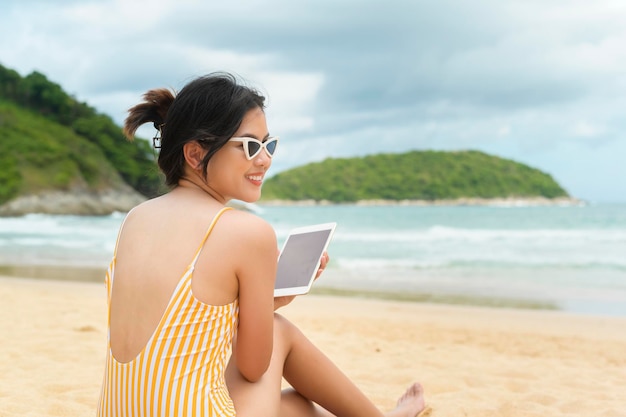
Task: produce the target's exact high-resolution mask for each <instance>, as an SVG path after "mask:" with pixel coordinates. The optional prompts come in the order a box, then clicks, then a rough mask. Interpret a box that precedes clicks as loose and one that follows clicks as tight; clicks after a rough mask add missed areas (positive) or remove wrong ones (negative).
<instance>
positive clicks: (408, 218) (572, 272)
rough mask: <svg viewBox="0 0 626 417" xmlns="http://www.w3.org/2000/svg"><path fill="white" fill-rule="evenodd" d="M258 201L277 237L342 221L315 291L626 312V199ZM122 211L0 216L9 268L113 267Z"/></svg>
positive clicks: (0, 243)
mask: <svg viewBox="0 0 626 417" xmlns="http://www.w3.org/2000/svg"><path fill="white" fill-rule="evenodd" d="M252 208H253V210H254V211H255V212H256V213H257V215H259V216H260V217H262V218H264V219H266V220H267V221H268V222H269V223H270V224H272V225H273V227H274V229H275V231H276V235H277V238H278V241H279V244H282V242H283V241H284V239H285V238H286V236H287V234H288V232H289V230H291V229H292V228H295V227H300V226H305V225H312V224H317V223H326V222H337V229H336V231H335V234H334V237H333V240H332V242H331V243H330V246H329V250H328V251H329V255H330V258H331V261H330V264H329V266H328V267H327V269H326V271H325V272H324V274H323V275H322V277H321V278H320V279H319V280H318V281H317V282H316V283H315V286H316V287H317V286H319V287H320V288H328V289H332V290H338V291H348V292H350V291H352V292H356V293H361V294H363V293H365V294H378V295H380V296H385V295H391V296H393V295H395V296H398V295H401V296H403V297H404V298H406V299H407V300H413V301H419V300H422V301H433V302H448V303H461V304H483V305H491V306H504V307H507V306H513V307H522V308H546V309H555V310H562V311H566V312H571V313H580V314H587V315H600V316H622V317H626V203H621V204H608V203H605V204H599V203H598V204H593V203H585V204H580V205H551V206H538V205H523V204H522V205H520V204H509V205H499V206H421V205H284V206H281V205H256V206H253V207H252ZM123 219H124V214H123V213H114V214H112V215H108V216H60V215H42V214H32V215H26V216H23V217H4V218H0V265H4V266H22V267H38V268H39V269H42V268H43V269H45V268H46V267H50V268H61V267H62V268H65V267H68V266H70V267H79V269H78V270H80V268H91V269H95V270H104V269H105V268H106V266H107V265H108V263H109V261H110V259H111V256H112V253H113V249H114V245H115V240H116V237H117V232H118V229H119V226H120V225H121V223H122V221H123ZM199 227H205V225H199ZM8 270H10V268H9V269H7V268H6V267H5V268H4V269H0V273H2V272H3V271H5V272H6V271H8ZM19 275H23V274H19ZM73 279H79V280H80V279H81V276H80V274H78V276H76V277H74V278H73ZM85 279H87V278H86V277H85Z"/></svg>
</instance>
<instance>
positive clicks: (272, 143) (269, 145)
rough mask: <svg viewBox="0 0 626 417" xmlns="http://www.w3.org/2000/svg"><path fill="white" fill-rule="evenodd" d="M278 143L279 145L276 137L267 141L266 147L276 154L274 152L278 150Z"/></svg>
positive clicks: (272, 153) (268, 151) (271, 153)
mask: <svg viewBox="0 0 626 417" xmlns="http://www.w3.org/2000/svg"><path fill="white" fill-rule="evenodd" d="M276 145H278V141H277V140H276V139H272V140H269V141H267V142H265V149H267V153H269V154H270V155H274V152H276Z"/></svg>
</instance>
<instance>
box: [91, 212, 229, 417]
mask: <svg viewBox="0 0 626 417" xmlns="http://www.w3.org/2000/svg"><path fill="white" fill-rule="evenodd" d="M223 212H224V210H222V211H220V212H219V213H218V214H217V215H216V216H215V219H214V220H213V222H212V223H211V226H210V227H209V229H208V230H207V233H206V235H205V236H204V239H203V240H202V243H201V244H200V247H199V248H198V250H197V252H196V255H195V257H194V259H193V262H192V263H191V264H190V265H189V267H188V268H187V270H186V271H185V274H184V275H183V277H182V278H181V280H180V282H179V283H178V285H177V286H176V289H175V290H174V292H173V294H172V297H171V299H170V302H169V304H168V306H167V308H166V310H165V313H164V314H163V317H162V318H161V321H160V322H159V324H158V326H157V328H156V330H155V332H154V334H153V335H152V337H151V338H150V340H149V341H148V343H147V344H146V346H145V347H144V349H143V350H142V351H141V352H140V353H139V354H138V355H137V357H136V358H135V359H133V360H132V361H130V362H127V363H120V362H118V361H116V360H115V358H114V357H113V355H112V353H111V345H110V323H109V343H108V349H107V357H106V366H105V372H104V382H103V384H102V390H101V394H100V404H99V408H98V416H101V417H109V416H116V417H117V416H134V417H138V416H198V417H203V416H207V417H208V416H234V415H235V409H234V407H233V403H232V400H231V399H230V396H229V394H228V390H227V388H226V383H225V380H224V368H225V365H226V356H227V354H228V352H229V350H230V347H231V342H232V338H233V335H234V333H235V329H236V327H237V317H238V312H239V310H238V303H237V300H235V301H234V302H232V303H231V304H227V305H223V306H210V305H207V304H204V303H202V302H200V301H199V300H197V299H196V298H195V297H194V296H193V294H192V291H191V277H192V275H193V270H194V267H195V264H196V261H197V260H198V256H199V255H200V252H201V250H202V248H203V246H204V242H205V241H206V239H207V238H208V236H209V234H210V233H211V230H212V229H213V226H214V225H215V223H216V222H217V220H218V218H219V217H220V215H221V214H222V213H223ZM116 250H117V249H116ZM114 270H115V254H114V256H113V259H112V261H111V264H110V265H109V269H108V271H107V274H106V287H107V294H108V303H109V306H110V301H111V288H112V282H113V274H114Z"/></svg>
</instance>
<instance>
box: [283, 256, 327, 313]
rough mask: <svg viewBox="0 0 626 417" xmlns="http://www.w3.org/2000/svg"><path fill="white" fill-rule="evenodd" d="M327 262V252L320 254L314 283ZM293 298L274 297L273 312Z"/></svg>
mask: <svg viewBox="0 0 626 417" xmlns="http://www.w3.org/2000/svg"><path fill="white" fill-rule="evenodd" d="M329 260H330V257H329V256H328V252H324V253H323V254H322V257H321V258H320V267H319V269H318V270H317V274H315V280H316V281H317V279H318V278H319V277H320V275H322V272H324V269H326V265H328V261H329ZM295 298H296V296H295V295H283V296H280V297H274V311H276V310H278V309H279V308H281V307H284V306H286V305H287V304H289V303H291V302H292V301H293V300H294V299H295Z"/></svg>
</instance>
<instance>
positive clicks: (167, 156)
mask: <svg viewBox="0 0 626 417" xmlns="http://www.w3.org/2000/svg"><path fill="white" fill-rule="evenodd" d="M264 102H265V98H264V97H263V96H262V95H260V94H259V93H258V92H256V91H255V90H253V89H252V88H250V87H247V86H244V85H242V84H239V83H238V82H237V80H236V79H235V77H234V76H232V75H230V74H226V73H214V74H209V75H207V76H203V77H199V78H197V79H195V80H193V81H191V82H190V83H189V84H187V85H186V86H185V87H184V88H183V89H182V90H181V91H180V92H179V93H178V94H177V95H176V96H174V95H173V94H172V92H171V91H169V90H166V89H155V90H150V91H148V92H147V93H146V94H145V95H144V102H143V103H141V104H138V105H137V106H135V107H133V108H131V109H130V110H129V115H128V117H127V119H126V122H125V125H124V132H125V134H126V136H127V137H128V138H132V137H133V136H134V134H135V131H136V130H137V128H139V126H141V125H142V124H144V123H148V122H152V123H154V126H155V127H157V128H158V129H159V130H160V132H161V149H160V152H159V158H158V164H159V168H161V170H162V171H163V173H164V174H165V182H166V184H167V185H169V186H175V185H176V184H178V181H179V180H180V179H181V178H182V177H183V175H184V169H185V156H184V153H183V148H184V146H185V144H186V143H189V142H193V141H196V142H198V143H199V144H200V145H201V146H202V147H203V148H204V149H205V150H206V154H205V155H204V157H203V160H202V162H201V169H202V173H203V175H204V176H205V177H206V175H207V165H208V163H209V160H210V159H211V157H212V156H213V155H214V154H215V153H216V152H217V151H218V150H220V149H221V148H222V147H223V146H224V145H225V144H226V143H227V142H228V140H229V139H230V138H231V137H232V136H233V135H234V134H235V133H236V132H237V130H238V129H239V127H240V125H241V122H242V121H243V119H244V117H245V116H246V114H247V113H248V112H249V111H250V110H253V109H259V110H261V111H262V110H263V109H264Z"/></svg>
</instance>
